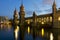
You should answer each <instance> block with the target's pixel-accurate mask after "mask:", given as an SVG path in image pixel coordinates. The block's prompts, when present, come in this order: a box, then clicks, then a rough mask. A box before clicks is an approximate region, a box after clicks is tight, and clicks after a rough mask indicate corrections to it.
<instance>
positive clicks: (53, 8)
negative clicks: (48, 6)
mask: <svg viewBox="0 0 60 40" xmlns="http://www.w3.org/2000/svg"><path fill="white" fill-rule="evenodd" d="M52 11H53V13H54V14H55V13H56V11H57V9H56V3H55V0H54V2H53V6H52Z"/></svg>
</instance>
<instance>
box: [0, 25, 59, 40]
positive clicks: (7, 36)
mask: <svg viewBox="0 0 60 40" xmlns="http://www.w3.org/2000/svg"><path fill="white" fill-rule="evenodd" d="M0 28H1V30H0V40H14V39H15V40H18V38H20V37H19V32H20V31H19V30H20V29H19V26H17V27H16V29H15V30H13V28H11V27H10V26H8V27H7V26H0ZM3 29H5V30H7V29H8V30H7V31H5V30H3ZM27 29H28V32H25V33H24V39H25V40H34V38H33V34H32V32H31V30H30V29H31V28H30V27H29V26H28V28H27ZM9 30H10V31H9ZM49 30H51V29H49ZM49 30H45V29H44V28H42V29H41V30H39V31H37V34H40V35H38V36H36V37H35V40H55V39H56V38H58V39H59V38H60V36H59V35H60V34H59V35H58V31H56V30H57V29H52V33H51V31H49ZM14 33H15V34H14ZM59 33H60V29H59ZM54 34H55V35H54ZM3 35H4V36H3ZM41 35H42V36H41ZM57 35H58V36H57ZM13 37H14V38H13ZM58 39H56V40H58Z"/></svg>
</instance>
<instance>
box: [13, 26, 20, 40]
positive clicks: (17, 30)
mask: <svg viewBox="0 0 60 40" xmlns="http://www.w3.org/2000/svg"><path fill="white" fill-rule="evenodd" d="M14 32H15V39H16V40H17V39H18V32H19V27H18V26H17V28H16V29H15V31H14Z"/></svg>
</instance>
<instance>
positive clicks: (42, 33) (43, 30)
mask: <svg viewBox="0 0 60 40" xmlns="http://www.w3.org/2000/svg"><path fill="white" fill-rule="evenodd" d="M41 33H42V36H44V29H43V28H42V32H41Z"/></svg>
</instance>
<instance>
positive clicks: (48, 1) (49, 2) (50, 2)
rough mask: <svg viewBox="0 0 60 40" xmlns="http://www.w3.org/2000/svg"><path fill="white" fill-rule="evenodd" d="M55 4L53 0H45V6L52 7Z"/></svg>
mask: <svg viewBox="0 0 60 40" xmlns="http://www.w3.org/2000/svg"><path fill="white" fill-rule="evenodd" d="M52 3H53V0H43V4H48V5H51V4H52Z"/></svg>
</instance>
